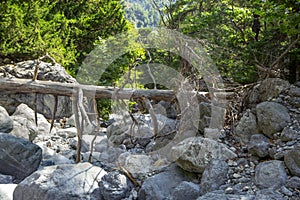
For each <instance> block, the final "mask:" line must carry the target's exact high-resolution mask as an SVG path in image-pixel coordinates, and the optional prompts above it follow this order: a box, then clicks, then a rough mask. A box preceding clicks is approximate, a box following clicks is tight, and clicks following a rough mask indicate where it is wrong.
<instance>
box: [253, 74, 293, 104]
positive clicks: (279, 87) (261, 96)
mask: <svg viewBox="0 0 300 200" xmlns="http://www.w3.org/2000/svg"><path fill="white" fill-rule="evenodd" d="M289 86H290V84H289V82H288V81H285V80H282V79H279V78H267V79H265V80H263V81H262V82H261V83H260V84H259V85H257V86H256V87H254V89H253V90H252V91H251V93H250V96H249V103H250V104H252V105H256V104H257V103H260V102H263V101H268V100H270V99H272V98H276V97H277V96H278V95H279V94H280V93H281V92H282V91H283V90H285V89H287V88H289Z"/></svg>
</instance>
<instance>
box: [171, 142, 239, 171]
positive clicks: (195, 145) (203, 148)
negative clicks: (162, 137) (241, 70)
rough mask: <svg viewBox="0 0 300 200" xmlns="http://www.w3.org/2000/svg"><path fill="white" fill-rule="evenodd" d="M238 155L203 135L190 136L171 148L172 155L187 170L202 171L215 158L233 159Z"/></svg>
mask: <svg viewBox="0 0 300 200" xmlns="http://www.w3.org/2000/svg"><path fill="white" fill-rule="evenodd" d="M236 156H237V155H236V154H235V153H234V152H232V151H231V150H230V149H228V148H227V147H226V146H225V145H224V144H221V143H218V142H216V141H214V140H210V139H208V138H202V137H190V138H187V139H185V140H183V141H182V142H180V143H178V144H177V145H176V146H174V147H173V148H172V149H171V157H172V159H173V160H176V163H177V164H178V165H179V166H180V167H181V168H183V169H184V170H186V171H190V172H196V173H202V172H203V171H204V170H205V167H206V166H207V164H208V163H209V162H210V161H211V160H213V159H218V160H227V159H233V158H235V157H236Z"/></svg>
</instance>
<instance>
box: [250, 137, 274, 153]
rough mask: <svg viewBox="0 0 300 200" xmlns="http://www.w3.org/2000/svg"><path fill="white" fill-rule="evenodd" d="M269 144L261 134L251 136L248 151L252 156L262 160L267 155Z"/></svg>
mask: <svg viewBox="0 0 300 200" xmlns="http://www.w3.org/2000/svg"><path fill="white" fill-rule="evenodd" d="M269 148H270V143H269V141H268V138H267V137H266V136H264V135H262V134H255V135H252V136H251V139H250V143H249V147H248V151H249V153H251V154H252V155H253V156H258V157H260V158H264V157H266V156H267V155H268V154H269Z"/></svg>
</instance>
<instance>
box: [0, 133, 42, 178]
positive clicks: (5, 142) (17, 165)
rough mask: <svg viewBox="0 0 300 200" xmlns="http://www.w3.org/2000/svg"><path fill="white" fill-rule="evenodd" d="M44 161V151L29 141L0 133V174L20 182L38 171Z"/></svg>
mask: <svg viewBox="0 0 300 200" xmlns="http://www.w3.org/2000/svg"><path fill="white" fill-rule="evenodd" d="M41 160H42V150H41V148H40V147H39V146H37V145H35V144H32V143H31V142H29V141H28V140H25V139H22V138H17V137H15V136H12V135H9V134H7V133H0V163H1V165H0V173H2V174H7V175H12V176H13V177H14V179H15V180H14V181H15V182H20V181H21V180H23V179H24V178H25V177H27V176H29V175H30V174H31V173H32V172H34V171H36V170H37V168H38V167H39V165H40V162H41Z"/></svg>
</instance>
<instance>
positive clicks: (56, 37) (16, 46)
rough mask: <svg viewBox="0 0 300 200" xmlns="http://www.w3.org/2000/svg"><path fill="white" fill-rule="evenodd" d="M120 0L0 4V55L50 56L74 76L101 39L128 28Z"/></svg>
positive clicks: (16, 57)
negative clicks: (46, 54) (96, 42)
mask: <svg viewBox="0 0 300 200" xmlns="http://www.w3.org/2000/svg"><path fill="white" fill-rule="evenodd" d="M128 28H129V23H128V21H126V20H125V18H124V10H123V6H122V4H121V1H118V0H113V1H106V0H79V1H75V0H54V1H52V0H51V1H50V0H43V1H42V0H37V1H36V0H24V1H19V0H7V1H2V2H1V3H0V57H1V58H9V59H10V60H12V61H19V60H26V59H35V58H37V57H39V56H41V55H43V54H45V53H48V54H49V55H51V56H52V57H53V58H54V59H55V60H56V61H57V62H59V63H60V64H62V65H63V66H64V67H65V68H66V69H67V70H68V71H69V72H70V73H71V74H72V75H75V74H76V71H77V69H78V67H79V66H80V64H81V63H82V61H83V59H84V58H85V57H86V55H87V54H88V53H89V52H90V51H91V50H92V49H93V48H94V43H95V41H96V40H98V39H99V38H107V37H108V36H111V35H115V34H118V33H120V32H122V31H126V30H128Z"/></svg>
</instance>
